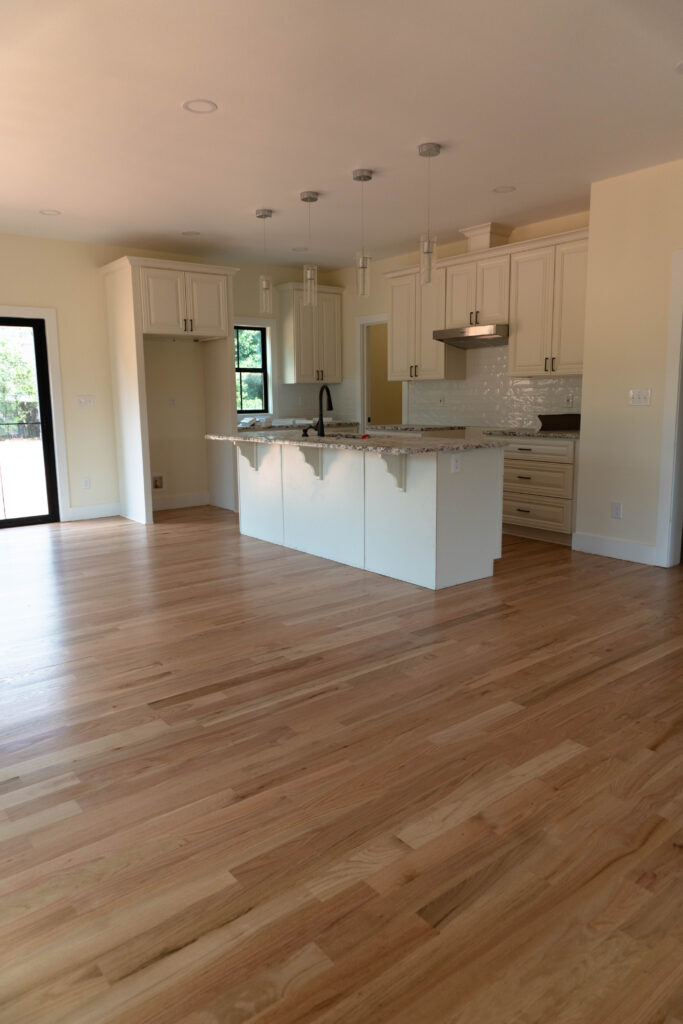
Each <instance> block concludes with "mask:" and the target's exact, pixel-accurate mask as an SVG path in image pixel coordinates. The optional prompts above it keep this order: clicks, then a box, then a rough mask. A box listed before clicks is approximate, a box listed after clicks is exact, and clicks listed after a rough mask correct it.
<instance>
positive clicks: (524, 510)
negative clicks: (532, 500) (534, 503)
mask: <svg viewBox="0 0 683 1024" xmlns="http://www.w3.org/2000/svg"><path fill="white" fill-rule="evenodd" d="M515 512H531V509H530V508H517V509H515Z"/></svg>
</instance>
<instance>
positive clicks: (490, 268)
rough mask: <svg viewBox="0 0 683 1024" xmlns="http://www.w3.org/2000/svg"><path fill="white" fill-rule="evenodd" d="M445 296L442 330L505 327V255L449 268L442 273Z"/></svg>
mask: <svg viewBox="0 0 683 1024" xmlns="http://www.w3.org/2000/svg"><path fill="white" fill-rule="evenodd" d="M446 296H447V299H446V303H447V305H446V327H467V326H468V325H470V324H505V323H507V319H508V305H509V297H510V257H509V255H508V254H507V253H504V254H503V255H502V256H489V257H486V258H485V259H480V260H473V261H472V262H467V263H455V264H452V265H451V266H449V267H448V268H447V270H446Z"/></svg>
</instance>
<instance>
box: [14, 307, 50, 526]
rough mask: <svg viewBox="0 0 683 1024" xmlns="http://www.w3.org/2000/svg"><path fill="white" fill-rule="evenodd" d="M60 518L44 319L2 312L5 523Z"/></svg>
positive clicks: (26, 522) (31, 523)
mask: <svg viewBox="0 0 683 1024" xmlns="http://www.w3.org/2000/svg"><path fill="white" fill-rule="evenodd" d="M58 520H59V499H58V492H57V469H56V463H55V442H54V427H53V422H52V402H51V396H50V373H49V364H48V350H47V338H46V333H45V321H44V320H42V319H40V318H35V319H34V318H25V317H0V528H4V527H8V526H30V525H33V524H36V523H53V522H57V521H58Z"/></svg>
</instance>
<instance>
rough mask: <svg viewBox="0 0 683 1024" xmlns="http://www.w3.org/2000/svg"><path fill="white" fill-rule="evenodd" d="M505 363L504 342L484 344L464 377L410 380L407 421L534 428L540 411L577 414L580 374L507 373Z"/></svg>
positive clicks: (469, 362) (471, 357)
mask: <svg viewBox="0 0 683 1024" xmlns="http://www.w3.org/2000/svg"><path fill="white" fill-rule="evenodd" d="M507 367H508V348H507V345H501V346H499V347H494V348H483V349H479V351H477V352H475V351H471V352H468V353H467V377H466V378H465V380H441V381H422V382H420V381H418V382H417V383H411V384H409V385H408V417H407V419H408V422H409V423H425V424H432V423H434V424H438V423H444V424H445V423H449V424H454V425H459V424H462V425H464V426H472V427H478V426H508V425H509V426H511V427H535V426H538V421H537V419H536V416H537V415H538V413H560V412H581V377H524V378H520V377H509V376H508V372H507ZM568 396H571V398H572V404H571V405H568V404H567V398H568Z"/></svg>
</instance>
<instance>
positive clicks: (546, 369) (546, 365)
mask: <svg viewBox="0 0 683 1024" xmlns="http://www.w3.org/2000/svg"><path fill="white" fill-rule="evenodd" d="M543 369H544V371H545V372H546V373H547V372H548V357H547V356H546V357H545V366H544V367H543Z"/></svg>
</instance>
